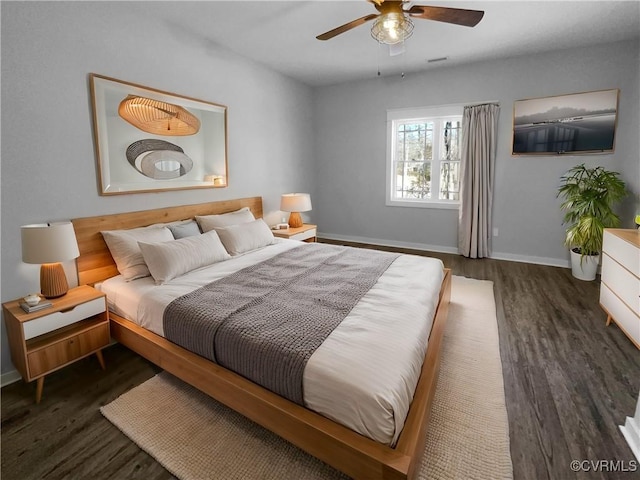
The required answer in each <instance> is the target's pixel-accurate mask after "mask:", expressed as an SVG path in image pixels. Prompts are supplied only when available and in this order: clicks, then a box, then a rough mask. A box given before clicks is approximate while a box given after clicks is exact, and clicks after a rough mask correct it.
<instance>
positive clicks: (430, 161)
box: [387, 105, 462, 208]
mask: <svg viewBox="0 0 640 480" xmlns="http://www.w3.org/2000/svg"><path fill="white" fill-rule="evenodd" d="M461 134H462V106H458V105H454V106H444V107H431V108H419V109H403V110H390V111H388V112H387V193H388V194H387V205H393V206H411V207H432V208H433V207H435V208H457V207H458V204H459V201H460V190H459V186H460V141H461Z"/></svg>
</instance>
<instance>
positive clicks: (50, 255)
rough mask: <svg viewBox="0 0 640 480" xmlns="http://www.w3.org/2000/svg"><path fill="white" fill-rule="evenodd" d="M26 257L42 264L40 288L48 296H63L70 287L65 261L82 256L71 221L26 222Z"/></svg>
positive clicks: (23, 255) (26, 261) (24, 241)
mask: <svg viewBox="0 0 640 480" xmlns="http://www.w3.org/2000/svg"><path fill="white" fill-rule="evenodd" d="M20 231H21V236H22V261H23V262H25V263H36V264H40V265H41V267H40V292H41V293H42V295H44V296H45V297H46V298H55V297H61V296H63V295H65V294H66V293H67V291H68V290H69V284H68V283H67V276H66V274H65V273H64V268H63V267H62V263H60V262H64V261H66V260H72V259H74V258H77V257H79V256H80V251H79V250H78V242H77V240H76V234H75V231H74V230H73V224H72V223H71V222H60V223H50V224H46V223H45V224H34V225H24V226H22V227H20Z"/></svg>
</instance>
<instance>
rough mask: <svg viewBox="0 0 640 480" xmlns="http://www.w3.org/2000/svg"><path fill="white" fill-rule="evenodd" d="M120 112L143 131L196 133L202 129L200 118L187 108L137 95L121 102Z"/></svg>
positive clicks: (174, 133) (175, 133)
mask: <svg viewBox="0 0 640 480" xmlns="http://www.w3.org/2000/svg"><path fill="white" fill-rule="evenodd" d="M118 114H119V115H120V116H121V117H122V118H123V119H124V120H126V121H127V122H129V123H130V124H131V125H133V126H134V127H136V128H139V129H140V130H142V131H143V132H147V133H155V134H156V135H171V136H173V135H177V136H185V135H194V134H196V133H198V131H199V130H200V120H199V119H198V118H197V117H196V116H195V115H193V114H192V113H190V112H189V111H188V110H187V109H186V108H183V107H180V106H178V105H174V104H172V103H166V102H161V101H159V100H153V99H151V98H146V97H138V96H136V95H129V96H127V98H125V99H124V100H123V101H122V102H120V106H119V107H118Z"/></svg>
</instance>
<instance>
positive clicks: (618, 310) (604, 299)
mask: <svg viewBox="0 0 640 480" xmlns="http://www.w3.org/2000/svg"><path fill="white" fill-rule="evenodd" d="M601 280H602V282H601V284H600V306H601V307H602V308H603V309H604V311H605V312H606V313H607V315H608V317H607V325H609V323H611V320H613V321H614V322H615V323H616V324H617V325H618V326H619V327H620V329H621V330H622V331H623V332H624V333H625V334H626V335H627V336H628V337H629V338H630V339H631V341H632V342H633V343H634V344H635V346H636V347H638V348H640V231H639V230H623V229H618V228H607V229H605V231H604V241H603V246H602V279H601Z"/></svg>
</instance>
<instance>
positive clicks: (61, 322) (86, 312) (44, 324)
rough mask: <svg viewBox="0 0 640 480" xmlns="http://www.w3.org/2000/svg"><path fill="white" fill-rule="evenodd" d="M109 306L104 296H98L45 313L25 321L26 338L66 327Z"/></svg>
mask: <svg viewBox="0 0 640 480" xmlns="http://www.w3.org/2000/svg"><path fill="white" fill-rule="evenodd" d="M106 309H107V306H106V302H105V299H104V297H100V298H96V299H94V300H90V301H88V302H85V303H81V304H80V305H76V306H75V307H74V308H72V309H71V310H67V311H62V312H54V313H51V314H49V315H44V316H42V317H40V318H37V319H35V320H31V321H29V322H25V323H24V338H25V340H29V339H30V338H34V337H37V336H38V335H43V334H45V333H48V332H51V331H53V330H57V329H58V328H62V327H66V326H67V325H71V324H72V323H76V322H78V321H80V320H82V319H85V318H89V317H91V316H93V315H97V314H99V313H102V312H104V311H106Z"/></svg>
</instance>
